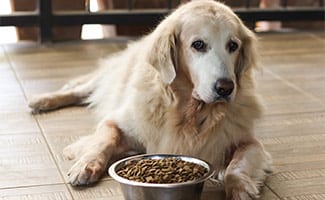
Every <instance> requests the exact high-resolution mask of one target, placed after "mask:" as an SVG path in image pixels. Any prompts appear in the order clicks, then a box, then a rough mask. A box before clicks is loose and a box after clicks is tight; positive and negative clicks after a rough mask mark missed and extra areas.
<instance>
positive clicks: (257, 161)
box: [224, 139, 272, 200]
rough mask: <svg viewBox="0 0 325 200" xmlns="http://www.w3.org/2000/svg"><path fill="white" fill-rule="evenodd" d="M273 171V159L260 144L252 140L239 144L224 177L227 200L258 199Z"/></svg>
mask: <svg viewBox="0 0 325 200" xmlns="http://www.w3.org/2000/svg"><path fill="white" fill-rule="evenodd" d="M271 171H272V170H271V157H270V155H269V154H268V153H267V152H265V151H264V148H263V146H262V144H261V143H260V142H258V141H257V140H256V139H252V140H250V141H248V142H244V143H241V144H238V145H237V146H236V149H235V151H234V153H233V156H232V159H231V161H230V163H229V165H228V167H227V169H226V172H225V176H224V181H225V189H226V195H227V200H247V199H256V198H258V197H259V192H260V188H261V186H263V183H264V181H265V178H266V175H267V174H268V173H270V172H271Z"/></svg>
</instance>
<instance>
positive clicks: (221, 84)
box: [180, 17, 242, 103]
mask: <svg viewBox="0 0 325 200" xmlns="http://www.w3.org/2000/svg"><path fill="white" fill-rule="evenodd" d="M237 33H238V30H236V25H233V24H227V22H224V21H220V20H219V21H218V20H216V21H211V20H210V19H209V18H208V19H207V18H204V17H197V18H196V19H194V20H192V21H189V22H188V23H185V24H184V25H183V27H182V31H181V34H180V41H181V48H180V51H182V52H181V55H183V56H182V59H183V62H184V63H183V65H185V66H186V67H187V68H188V73H189V76H190V78H191V80H192V83H193V85H194V88H193V93H192V95H193V97H194V98H196V99H198V100H202V101H204V102H205V103H212V102H217V101H230V100H231V99H232V98H234V96H235V93H236V85H237V84H236V74H235V68H236V64H237V60H238V57H239V53H240V49H241V45H242V41H241V40H240V38H239V36H238V34H237Z"/></svg>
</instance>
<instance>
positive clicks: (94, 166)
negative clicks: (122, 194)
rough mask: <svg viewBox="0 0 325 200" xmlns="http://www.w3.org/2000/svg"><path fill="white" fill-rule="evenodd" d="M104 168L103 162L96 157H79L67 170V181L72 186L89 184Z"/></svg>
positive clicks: (93, 181) (96, 178)
mask: <svg viewBox="0 0 325 200" xmlns="http://www.w3.org/2000/svg"><path fill="white" fill-rule="evenodd" d="M104 170H105V164H104V163H103V162H101V161H100V160H99V159H98V158H94V159H85V158H81V159H80V160H78V161H77V162H76V163H75V164H74V165H73V166H72V167H71V169H70V171H69V172H68V181H69V183H71V185H73V186H82V185H90V184H93V183H95V182H97V181H98V179H99V178H100V177H101V176H102V174H103V172H104Z"/></svg>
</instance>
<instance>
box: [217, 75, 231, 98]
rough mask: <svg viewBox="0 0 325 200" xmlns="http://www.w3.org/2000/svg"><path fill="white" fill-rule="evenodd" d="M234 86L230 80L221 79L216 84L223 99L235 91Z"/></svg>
mask: <svg viewBox="0 0 325 200" xmlns="http://www.w3.org/2000/svg"><path fill="white" fill-rule="evenodd" d="M234 86H235V85H234V82H233V81H232V80H230V79H226V78H222V79H219V80H217V83H216V91H217V94H218V95H220V96H221V97H228V96H229V95H230V94H231V93H232V91H233V90H234Z"/></svg>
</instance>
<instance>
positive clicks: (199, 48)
mask: <svg viewBox="0 0 325 200" xmlns="http://www.w3.org/2000/svg"><path fill="white" fill-rule="evenodd" d="M191 47H193V48H194V49H195V50H197V51H200V52H204V51H205V50H206V48H207V45H206V44H205V43H204V42H203V41H202V40H196V41H194V42H193V43H192V45H191Z"/></svg>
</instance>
